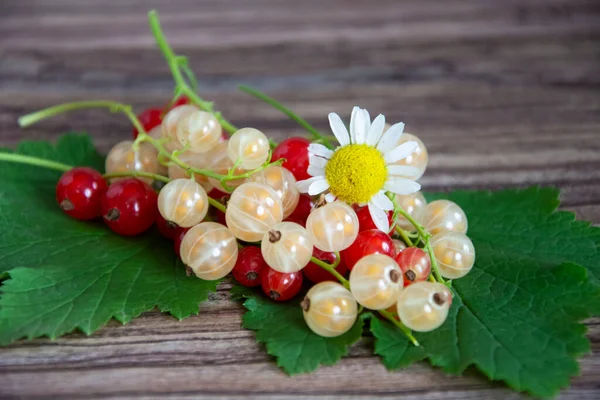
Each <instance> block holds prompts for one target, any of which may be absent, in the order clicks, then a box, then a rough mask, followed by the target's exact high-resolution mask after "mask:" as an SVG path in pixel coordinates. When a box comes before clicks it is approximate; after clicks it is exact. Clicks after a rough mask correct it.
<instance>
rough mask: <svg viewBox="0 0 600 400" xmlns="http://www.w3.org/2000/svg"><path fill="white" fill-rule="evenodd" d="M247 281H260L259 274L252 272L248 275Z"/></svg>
mask: <svg viewBox="0 0 600 400" xmlns="http://www.w3.org/2000/svg"><path fill="white" fill-rule="evenodd" d="M246 279H248V280H249V281H255V280H257V279H258V274H257V273H256V272H254V271H250V272H248V273H247V274H246Z"/></svg>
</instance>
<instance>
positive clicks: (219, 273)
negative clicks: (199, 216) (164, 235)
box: [179, 222, 238, 281]
mask: <svg viewBox="0 0 600 400" xmlns="http://www.w3.org/2000/svg"><path fill="white" fill-rule="evenodd" d="M179 252H180V254H181V261H183V263H184V264H185V265H186V266H187V267H189V268H190V269H191V270H192V271H193V272H194V274H196V276H197V277H198V278H200V279H204V280H207V281H214V280H216V279H221V278H223V277H224V276H226V275H227V274H228V273H230V272H231V270H232V269H233V267H234V266H235V263H236V261H237V257H238V246H237V241H236V240H235V237H234V236H233V234H232V233H231V231H230V230H229V229H227V227H225V226H223V225H221V224H217V223H216V222H203V223H201V224H198V225H195V226H194V227H192V228H191V229H190V230H189V231H187V232H186V234H185V236H184V237H183V240H182V241H181V246H180V247H179Z"/></svg>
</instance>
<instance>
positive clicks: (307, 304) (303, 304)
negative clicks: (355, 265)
mask: <svg viewBox="0 0 600 400" xmlns="http://www.w3.org/2000/svg"><path fill="white" fill-rule="evenodd" d="M300 307H302V310H304V312H308V309H309V308H310V299H309V298H308V297H305V298H304V300H302V302H300Z"/></svg>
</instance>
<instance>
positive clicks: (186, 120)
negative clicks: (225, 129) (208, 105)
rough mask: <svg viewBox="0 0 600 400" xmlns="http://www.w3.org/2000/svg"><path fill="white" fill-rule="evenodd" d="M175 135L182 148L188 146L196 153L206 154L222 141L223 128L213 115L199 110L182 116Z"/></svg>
mask: <svg viewBox="0 0 600 400" xmlns="http://www.w3.org/2000/svg"><path fill="white" fill-rule="evenodd" d="M175 133H176V136H177V140H178V141H179V143H180V144H181V145H182V146H188V147H189V149H190V150H192V151H193V152H194V153H206V152H209V151H211V150H212V149H214V148H215V147H216V146H217V144H218V143H219V141H220V140H221V134H222V128H221V124H220V123H219V121H218V120H217V118H215V116H214V115H213V114H211V113H209V112H206V111H200V110H198V111H194V112H190V113H187V114H185V115H183V116H181V118H180V119H179V120H178V121H177V124H176V126H175Z"/></svg>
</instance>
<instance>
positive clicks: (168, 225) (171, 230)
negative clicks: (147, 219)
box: [154, 212, 179, 240]
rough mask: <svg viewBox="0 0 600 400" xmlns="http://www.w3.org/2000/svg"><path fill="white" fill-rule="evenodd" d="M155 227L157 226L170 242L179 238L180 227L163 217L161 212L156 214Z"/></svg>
mask: <svg viewBox="0 0 600 400" xmlns="http://www.w3.org/2000/svg"><path fill="white" fill-rule="evenodd" d="M154 225H156V227H157V228H158V231H159V232H160V234H161V235H163V236H164V237H165V238H166V239H169V240H174V239H175V236H177V235H178V233H179V227H178V226H177V225H176V224H174V223H172V222H169V221H167V220H166V219H164V218H163V216H162V215H160V212H157V213H156V219H155V220H154Z"/></svg>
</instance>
